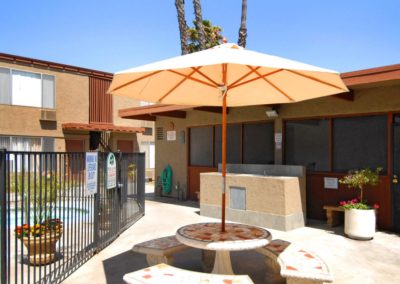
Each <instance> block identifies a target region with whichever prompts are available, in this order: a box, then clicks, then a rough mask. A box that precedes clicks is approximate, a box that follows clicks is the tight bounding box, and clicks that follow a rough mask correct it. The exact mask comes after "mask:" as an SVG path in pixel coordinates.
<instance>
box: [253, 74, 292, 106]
mask: <svg viewBox="0 0 400 284" xmlns="http://www.w3.org/2000/svg"><path fill="white" fill-rule="evenodd" d="M281 70H283V69H281ZM254 72H255V73H256V74H257V75H258V76H260V78H262V79H263V80H264V81H265V82H267V83H268V84H270V85H271V86H272V87H273V88H274V89H275V90H277V91H278V92H279V93H281V94H282V95H284V96H285V97H287V98H288V99H289V100H290V101H292V102H293V101H294V100H293V98H291V97H290V96H289V95H288V94H286V93H285V92H284V91H283V90H282V89H281V88H279V87H278V86H277V85H275V84H274V83H272V82H271V81H270V80H268V79H267V78H266V76H264V77H261V76H262V75H261V74H260V73H259V72H258V71H257V70H254ZM275 73H276V72H275Z"/></svg>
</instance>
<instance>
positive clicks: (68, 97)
mask: <svg viewBox="0 0 400 284" xmlns="http://www.w3.org/2000/svg"><path fill="white" fill-rule="evenodd" d="M0 67H5V68H12V69H16V70H23V71H29V72H34V73H42V74H49V75H53V76H55V88H56V90H55V110H56V116H57V121H56V122H43V121H40V116H41V110H42V109H41V108H35V107H26V106H14V105H13V106H11V105H1V104H0V135H19V136H30V137H46V136H48V137H54V138H55V148H54V149H55V151H65V140H64V138H65V139H83V140H85V147H86V150H88V149H89V134H88V131H64V132H63V130H62V126H61V125H62V124H63V123H69V122H74V123H89V77H88V76H84V75H78V74H75V73H68V72H64V71H61V72H58V71H53V70H49V69H47V68H38V67H31V66H25V65H22V64H10V63H5V62H1V61H0ZM134 106H139V101H137V100H134V99H130V98H125V97H120V96H114V97H113V123H114V124H115V125H118V126H130V127H153V126H154V123H153V122H145V121H139V120H132V119H122V118H120V117H119V116H118V110H119V109H121V108H128V107H134ZM153 132H154V131H153ZM118 139H122V140H128V139H130V140H133V142H134V144H135V145H134V147H135V148H134V149H135V150H138V149H139V145H140V143H141V141H154V133H153V135H142V134H137V135H136V134H132V133H131V134H127V133H113V135H112V140H111V143H112V148H113V149H116V143H117V142H116V141H117V140H118Z"/></svg>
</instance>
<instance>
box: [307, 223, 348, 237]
mask: <svg viewBox="0 0 400 284" xmlns="http://www.w3.org/2000/svg"><path fill="white" fill-rule="evenodd" d="M306 226H307V227H310V228H314V229H319V230H324V231H327V232H329V233H331V234H335V235H338V236H345V235H344V227H343V226H344V225H343V224H341V225H339V226H335V227H328V225H327V224H326V221H321V220H315V219H307V224H306Z"/></svg>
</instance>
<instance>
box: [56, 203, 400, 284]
mask: <svg viewBox="0 0 400 284" xmlns="http://www.w3.org/2000/svg"><path fill="white" fill-rule="evenodd" d="M161 201H162V202H160V200H157V199H156V200H154V199H153V200H146V215H145V216H144V217H143V218H141V219H140V220H139V221H138V222H137V223H135V224H134V225H133V226H131V227H130V228H129V229H128V230H127V231H125V232H124V233H123V234H121V235H120V236H119V237H118V238H117V239H116V240H115V241H114V242H113V243H112V244H111V245H110V246H108V247H107V248H105V249H104V250H102V251H101V252H100V253H99V254H97V255H95V256H94V257H93V258H92V259H90V260H89V261H88V262H87V263H85V264H84V265H83V266H82V267H81V268H79V269H78V270H77V271H76V272H74V273H73V274H72V275H71V276H70V277H69V278H67V279H66V280H65V281H64V282H63V283H65V284H69V283H74V284H75V283H96V284H97V283H98V284H101V283H113V284H114V283H123V281H122V276H123V275H124V274H125V273H128V272H131V271H134V270H138V269H141V268H144V267H146V266H147V263H146V259H145V256H144V255H142V254H138V253H134V252H132V251H131V248H132V246H133V245H134V244H136V243H140V242H143V241H147V240H150V239H154V238H158V237H163V236H167V235H173V234H175V231H176V230H177V229H178V228H179V227H181V226H183V225H186V224H190V223H195V222H206V221H216V219H212V218H207V217H203V216H200V215H199V214H198V212H199V209H198V208H197V207H196V205H197V204H196V203H194V202H189V201H186V202H179V203H178V202H176V201H175V200H172V199H165V198H164V199H162V200H161ZM165 201H167V202H165ZM270 231H271V233H272V235H273V238H281V239H284V240H287V241H290V242H294V243H296V244H298V245H300V246H302V247H303V248H305V249H310V250H312V251H314V252H316V253H317V254H318V255H319V256H320V257H321V258H323V259H324V260H325V262H326V263H327V264H328V265H329V267H330V269H331V271H332V273H333V275H334V278H335V281H334V283H363V284H369V283H400V273H399V270H400V237H399V235H396V234H391V233H385V232H377V234H376V236H375V238H374V239H373V240H371V241H355V240H351V239H348V238H346V237H344V236H343V227H336V228H333V230H330V229H327V228H326V226H325V224H323V223H321V222H319V221H312V220H311V221H309V224H308V227H305V228H300V229H296V230H292V231H289V232H282V231H277V230H270ZM231 256H232V265H233V269H234V271H235V273H237V274H248V275H249V276H250V277H251V278H252V280H253V281H254V283H264V267H265V266H264V259H263V257H262V256H261V255H259V254H257V253H255V252H253V251H247V252H233V253H231ZM200 258H201V253H200V250H197V249H189V250H186V251H184V252H181V253H177V254H176V255H175V264H174V265H175V266H177V267H180V268H184V269H188V270H195V271H202V270H201V263H200Z"/></svg>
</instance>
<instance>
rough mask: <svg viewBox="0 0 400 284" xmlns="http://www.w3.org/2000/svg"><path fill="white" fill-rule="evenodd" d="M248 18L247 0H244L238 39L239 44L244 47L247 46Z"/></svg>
mask: <svg viewBox="0 0 400 284" xmlns="http://www.w3.org/2000/svg"><path fill="white" fill-rule="evenodd" d="M246 18H247V0H242V19H241V22H240V29H239V40H238V45H240V46H242V47H246V38H247V28H246Z"/></svg>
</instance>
